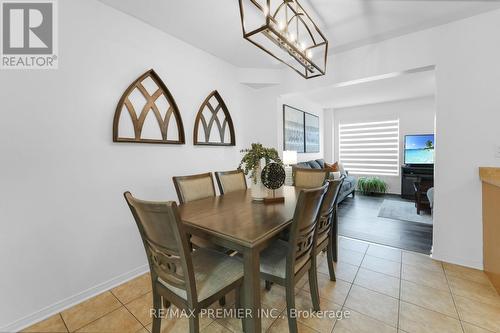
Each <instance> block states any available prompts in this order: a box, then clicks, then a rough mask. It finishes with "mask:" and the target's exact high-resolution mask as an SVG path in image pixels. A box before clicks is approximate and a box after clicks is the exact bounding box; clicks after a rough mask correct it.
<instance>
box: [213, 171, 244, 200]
mask: <svg viewBox="0 0 500 333" xmlns="http://www.w3.org/2000/svg"><path fill="white" fill-rule="evenodd" d="M235 174H241V177H243V182H244V183H245V189H247V188H248V187H247V180H246V178H245V173H244V172H243V170H231V171H216V172H215V179H216V180H217V186H218V187H219V193H220V194H221V195H223V194H224V193H225V192H226V191H224V186H223V184H222V181H221V177H222V176H226V175H235Z"/></svg>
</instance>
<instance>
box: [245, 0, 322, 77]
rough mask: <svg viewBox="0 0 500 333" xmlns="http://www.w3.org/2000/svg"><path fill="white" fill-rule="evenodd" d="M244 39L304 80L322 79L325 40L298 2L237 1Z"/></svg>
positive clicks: (283, 0)
mask: <svg viewBox="0 0 500 333" xmlns="http://www.w3.org/2000/svg"><path fill="white" fill-rule="evenodd" d="M239 4H240V15H241V26H242V29H243V38H245V39H246V40H248V41H249V42H250V43H252V44H254V45H256V46H257V47H259V48H260V49H261V50H263V51H264V52H266V53H268V54H269V55H271V56H272V57H274V58H275V59H277V60H279V61H281V62H282V63H284V64H286V65H287V66H289V67H290V68H292V69H293V70H295V71H296V72H297V73H299V74H300V75H302V76H303V77H304V78H306V79H310V78H313V77H317V76H321V75H325V73H326V61H327V56H328V40H326V38H325V36H324V35H323V33H322V32H321V31H320V30H319V29H318V27H317V26H316V24H315V23H314V21H313V20H312V19H311V17H310V16H309V15H308V14H307V12H306V11H305V10H304V8H302V6H301V5H300V4H299V2H298V0H239Z"/></svg>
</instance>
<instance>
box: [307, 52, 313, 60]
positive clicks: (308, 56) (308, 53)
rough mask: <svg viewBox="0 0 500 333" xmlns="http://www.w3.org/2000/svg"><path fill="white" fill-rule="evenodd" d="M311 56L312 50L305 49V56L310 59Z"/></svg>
mask: <svg viewBox="0 0 500 333" xmlns="http://www.w3.org/2000/svg"><path fill="white" fill-rule="evenodd" d="M312 56H313V51H312V50H307V52H306V57H307V58H309V59H311V58H312Z"/></svg>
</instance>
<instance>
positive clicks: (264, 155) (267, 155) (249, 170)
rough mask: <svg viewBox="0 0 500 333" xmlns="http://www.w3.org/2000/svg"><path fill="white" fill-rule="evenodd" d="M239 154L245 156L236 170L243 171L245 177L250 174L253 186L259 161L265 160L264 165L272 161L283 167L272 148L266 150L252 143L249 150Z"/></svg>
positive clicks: (260, 145) (276, 152)
mask: <svg viewBox="0 0 500 333" xmlns="http://www.w3.org/2000/svg"><path fill="white" fill-rule="evenodd" d="M241 152H242V153H246V154H245V155H244V156H243V158H242V159H241V162H240V165H239V166H238V169H240V170H243V172H244V173H245V175H248V174H250V178H251V179H252V181H253V182H254V184H257V170H258V168H259V165H260V160H261V159H264V160H265V163H266V165H268V164H269V163H271V162H272V161H273V162H276V163H278V164H279V165H281V166H283V162H282V161H281V159H280V157H279V155H278V151H276V149H274V148H266V147H264V146H262V144H260V143H252V146H251V148H250V149H243V150H241ZM243 166H244V167H243ZM242 167H243V168H242ZM264 177H267V175H264Z"/></svg>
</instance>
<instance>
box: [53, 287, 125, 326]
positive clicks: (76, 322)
mask: <svg viewBox="0 0 500 333" xmlns="http://www.w3.org/2000/svg"><path fill="white" fill-rule="evenodd" d="M121 306H122V305H121V303H120V302H119V301H118V300H117V299H116V297H114V296H113V295H112V294H111V293H110V292H109V291H107V292H104V293H102V294H100V295H97V296H95V297H92V298H91V299H88V300H86V301H85V302H82V303H80V304H78V305H75V306H73V307H72V308H69V309H67V310H64V311H63V312H61V316H62V318H63V319H64V322H65V323H66V326H67V327H68V329H69V331H70V332H73V331H76V330H77V329H79V328H81V327H83V326H85V325H87V324H89V323H90V322H92V321H94V320H96V319H98V318H100V317H102V316H104V315H105V314H107V313H110V312H111V311H114V310H116V309H118V308H119V307H121Z"/></svg>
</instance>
